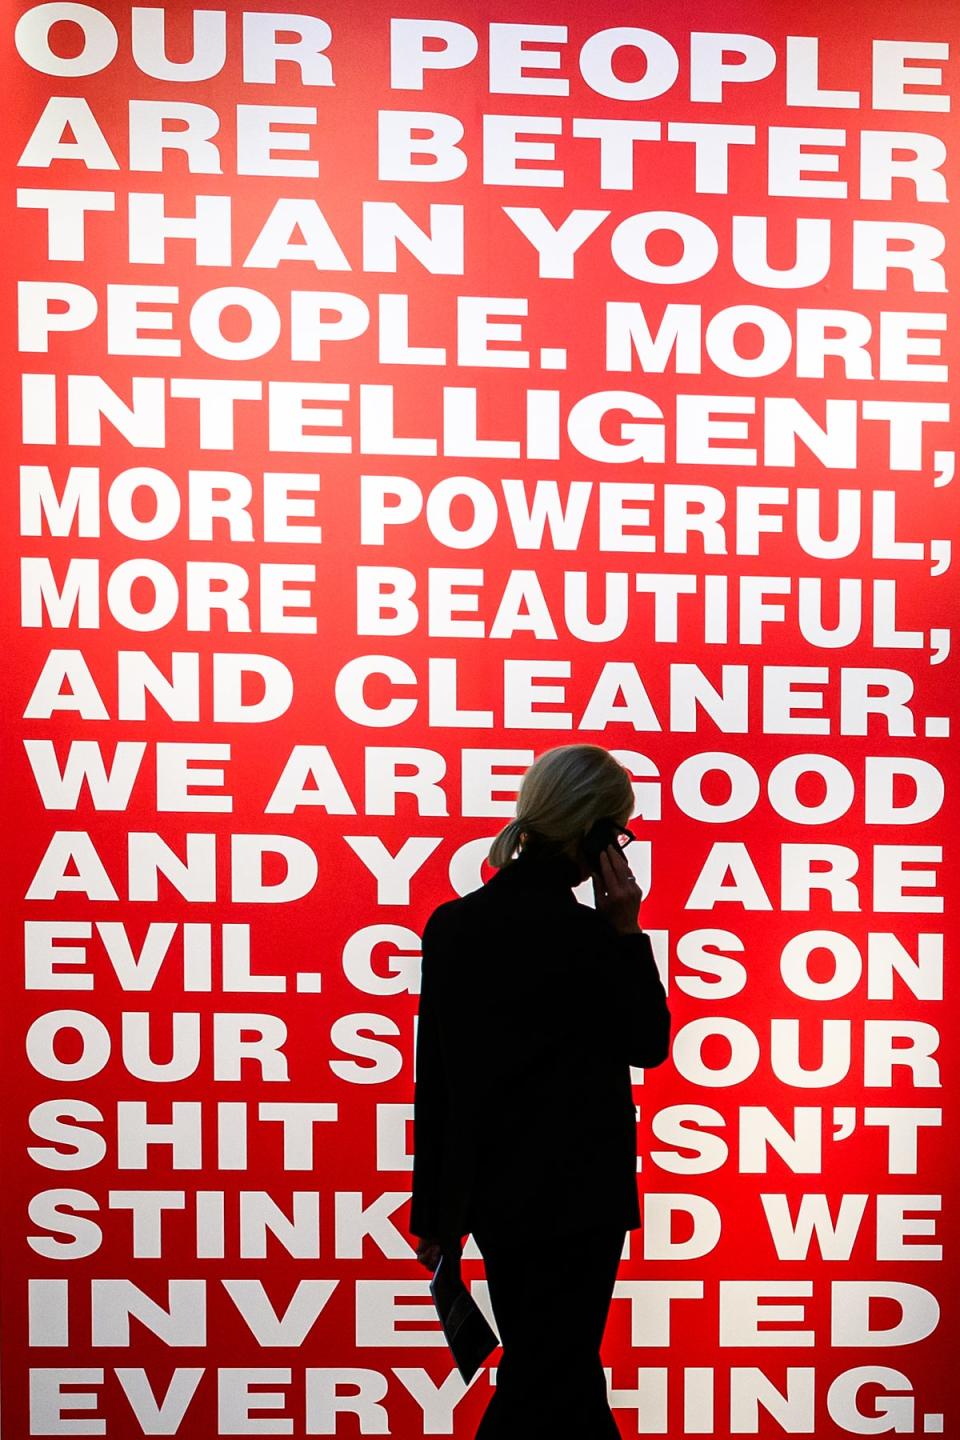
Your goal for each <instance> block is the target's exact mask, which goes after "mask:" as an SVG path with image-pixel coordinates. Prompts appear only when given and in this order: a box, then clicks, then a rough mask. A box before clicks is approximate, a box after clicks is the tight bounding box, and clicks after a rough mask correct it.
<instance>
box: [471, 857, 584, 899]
mask: <svg viewBox="0 0 960 1440" xmlns="http://www.w3.org/2000/svg"><path fill="white" fill-rule="evenodd" d="M486 883H487V885H488V886H490V885H493V886H494V887H495V888H496V889H500V888H501V887H502V888H503V889H508V888H509V889H511V890H528V889H529V890H539V891H546V892H547V893H549V894H553V895H555V896H556V897H557V898H558V899H560V900H564V899H566V900H569V901H570V903H571V904H573V905H577V904H579V901H578V900H577V898H576V896H575V895H574V893H573V886H574V885H577V884H579V883H580V882H579V880H578V879H577V871H576V867H575V866H574V864H573V862H572V861H571V860H570V859H569V858H568V857H567V856H565V855H550V856H540V855H537V856H534V855H533V854H531V852H530V851H528V850H521V851H520V854H519V855H518V856H517V857H516V859H515V860H511V861H509V862H508V863H507V864H506V865H503V866H501V868H500V869H499V870H497V871H495V873H494V874H493V875H491V877H490V879H489V880H488V881H487V882H486Z"/></svg>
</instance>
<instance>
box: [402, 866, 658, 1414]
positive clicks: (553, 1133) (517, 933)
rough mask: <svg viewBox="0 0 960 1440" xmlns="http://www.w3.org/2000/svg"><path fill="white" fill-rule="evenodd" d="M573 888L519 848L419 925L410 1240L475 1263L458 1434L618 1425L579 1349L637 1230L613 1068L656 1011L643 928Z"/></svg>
mask: <svg viewBox="0 0 960 1440" xmlns="http://www.w3.org/2000/svg"><path fill="white" fill-rule="evenodd" d="M620 863H621V864H625V862H623V860H622V857H620ZM581 877H582V871H581V870H579V869H578V867H577V864H576V863H575V862H573V861H572V860H570V859H569V858H568V857H567V856H566V855H564V854H562V853H556V852H552V853H547V854H543V853H537V852H536V851H533V850H530V849H526V850H522V851H521V852H520V854H519V855H518V857H517V858H516V859H515V860H513V861H512V862H511V863H510V864H508V865H506V866H504V867H503V869H501V870H498V871H496V873H495V874H494V875H493V876H492V877H491V878H490V879H489V880H488V881H487V882H486V884H484V885H483V886H481V887H480V889H478V890H475V891H473V892H472V893H470V894H468V895H465V896H462V897H458V898H457V899H454V900H449V901H446V902H444V903H443V904H441V905H439V906H438V907H437V908H436V909H435V910H434V912H433V914H432V915H431V916H430V918H429V920H428V921H427V924H426V926H425V928H424V932H423V952H422V953H423V961H422V971H421V992H420V1004H419V1015H418V1027H417V1046H416V1067H415V1095H414V1164H413V1196H412V1203H411V1209H410V1231H411V1233H412V1234H413V1235H415V1236H418V1237H421V1238H424V1237H426V1238H428V1239H430V1240H432V1241H435V1242H436V1243H437V1244H438V1245H440V1246H442V1247H443V1249H444V1250H445V1251H447V1252H450V1253H453V1254H458V1253H459V1250H460V1246H461V1241H462V1238H463V1237H464V1236H465V1235H467V1234H473V1236H474V1238H475V1240H476V1242H477V1245H478V1246H479V1248H480V1250H481V1252H482V1254H483V1256H484V1260H485V1263H486V1271H487V1281H488V1284H489V1286H490V1299H491V1304H492V1306H493V1310H494V1316H495V1318H496V1321H497V1328H498V1331H499V1333H500V1338H501V1341H502V1343H503V1347H504V1349H503V1357H502V1359H501V1361H500V1363H499V1365H498V1370H497V1390H496V1394H495V1396H494V1398H493V1400H492V1401H491V1403H490V1405H489V1407H488V1409H487V1412H486V1413H485V1415H484V1417H483V1420H482V1421H481V1425H480V1428H479V1430H478V1431H477V1440H494V1437H496V1440H501V1437H505V1436H513V1435H517V1436H521V1435H522V1436H523V1437H524V1440H537V1437H538V1436H540V1435H541V1434H543V1436H544V1437H546V1436H550V1440H562V1437H564V1436H566V1435H569V1436H570V1437H571V1440H573V1437H576V1440H594V1437H606V1436H610V1437H615V1436H616V1435H617V1434H618V1432H617V1428H616V1424H615V1422H614V1420H613V1417H612V1415H611V1413H610V1410H609V1407H608V1405H607V1400H606V1390H605V1384H604V1377H603V1371H602V1369H601V1367H600V1357H599V1345H600V1340H601V1338H602V1335H603V1328H604V1324H605V1321H606V1316H607V1310H608V1307H609V1303H610V1297H611V1293H612V1289H613V1283H614V1279H615V1276H616V1270H617V1264H618V1261H619V1257H620V1254H621V1251H622V1248H623V1240H624V1235H625V1232H626V1231H627V1230H631V1229H635V1228H636V1227H638V1226H639V1225H640V1224H641V1217H640V1209H639V1203H638V1196H637V1175H636V1156H637V1148H636V1113H635V1109H634V1101H633V1095H632V1090H631V1083H630V1072H629V1066H630V1065H637V1066H643V1067H645V1068H649V1067H651V1066H655V1065H659V1064H661V1063H662V1062H663V1061H664V1060H665V1059H666V1058H667V1054H668V1052H669V1041H670V1013H669V1010H668V1009H667V1004H666V997H665V994H664V990H663V986H662V984H661V981H660V978H659V975H658V972H657V969H656V965H655V962H654V959H653V953H652V950H651V947H650V940H649V937H648V936H647V935H646V934H645V933H643V932H642V931H639V930H635V931H632V932H628V933H620V932H619V931H618V930H616V929H614V927H613V925H612V924H611V923H610V921H609V920H608V919H607V918H606V916H605V915H603V914H601V913H600V912H599V911H598V910H595V909H593V908H591V907H590V906H587V905H581V904H580V903H579V902H578V901H577V899H576V896H575V895H574V894H573V891H572V888H571V886H572V885H573V884H575V883H576V882H577V881H578V880H579V879H580V878H581ZM543 1242H546V1243H543ZM534 1297H536V1298H534Z"/></svg>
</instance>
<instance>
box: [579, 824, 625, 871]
mask: <svg viewBox="0 0 960 1440" xmlns="http://www.w3.org/2000/svg"><path fill="white" fill-rule="evenodd" d="M619 833H620V826H619V825H618V824H617V822H616V820H612V819H611V818H610V817H609V816H608V815H604V816H603V817H602V818H601V819H600V820H595V821H594V822H593V824H592V825H591V826H590V829H589V830H588V831H587V833H586V835H585V836H584V837H583V840H582V842H581V844H582V848H583V853H584V856H585V858H586V860H587V863H588V864H589V866H590V869H591V870H597V871H599V869H600V853H601V851H603V850H605V849H606V848H607V846H608V845H615V844H616V843H617V835H618V834H619Z"/></svg>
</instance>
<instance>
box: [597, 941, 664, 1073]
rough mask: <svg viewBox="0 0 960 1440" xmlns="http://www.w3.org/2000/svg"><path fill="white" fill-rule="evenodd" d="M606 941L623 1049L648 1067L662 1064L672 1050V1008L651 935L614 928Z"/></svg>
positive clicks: (628, 1056)
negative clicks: (620, 931) (670, 1007)
mask: <svg viewBox="0 0 960 1440" xmlns="http://www.w3.org/2000/svg"><path fill="white" fill-rule="evenodd" d="M607 945H608V952H609V956H610V964H611V971H612V978H613V984H614V994H615V1006H616V1010H615V1013H616V1016H617V1020H618V1023H619V1032H620V1043H621V1046H622V1053H623V1055H624V1057H625V1058H626V1059H627V1060H628V1061H629V1063H630V1064H631V1065H639V1066H641V1067H642V1068H643V1069H646V1070H649V1069H651V1068H652V1067H653V1066H655V1065H662V1064H663V1062H664V1060H666V1059H667V1057H668V1055H669V1054H670V1011H669V1009H668V1008H667V996H666V991H665V990H664V988H663V981H662V980H661V979H660V972H659V971H658V970H657V962H656V960H655V959H654V958H653V947H652V945H651V944H650V936H649V935H648V934H647V933H646V931H645V930H641V931H640V933H639V934H626V935H623V934H619V933H617V932H616V931H614V930H611V931H610V933H609V939H608V941H607Z"/></svg>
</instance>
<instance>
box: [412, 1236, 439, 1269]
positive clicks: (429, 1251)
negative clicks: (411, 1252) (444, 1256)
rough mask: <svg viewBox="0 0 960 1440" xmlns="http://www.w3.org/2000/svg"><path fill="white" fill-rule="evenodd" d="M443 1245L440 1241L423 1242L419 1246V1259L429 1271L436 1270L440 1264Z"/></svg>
mask: <svg viewBox="0 0 960 1440" xmlns="http://www.w3.org/2000/svg"><path fill="white" fill-rule="evenodd" d="M441 1248H442V1247H441V1245H440V1241H439V1240H430V1239H425V1240H421V1241H420V1244H419V1245H418V1246H417V1259H418V1260H419V1261H420V1264H421V1265H426V1267H427V1269H428V1270H436V1268H437V1266H438V1265H439V1264H440V1253H441Z"/></svg>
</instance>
